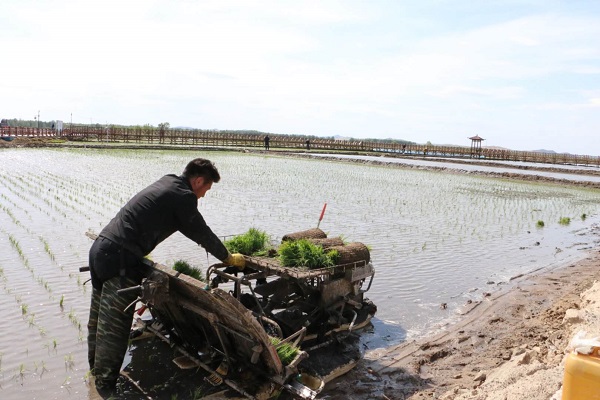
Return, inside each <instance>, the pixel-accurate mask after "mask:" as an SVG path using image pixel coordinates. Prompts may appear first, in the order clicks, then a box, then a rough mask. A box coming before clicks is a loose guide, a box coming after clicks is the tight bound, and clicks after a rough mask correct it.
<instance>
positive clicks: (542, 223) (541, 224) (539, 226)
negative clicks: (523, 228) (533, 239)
mask: <svg viewBox="0 0 600 400" xmlns="http://www.w3.org/2000/svg"><path fill="white" fill-rule="evenodd" d="M536 226H537V227H538V228H543V227H544V221H542V220H541V219H540V220H538V222H537V224H536Z"/></svg>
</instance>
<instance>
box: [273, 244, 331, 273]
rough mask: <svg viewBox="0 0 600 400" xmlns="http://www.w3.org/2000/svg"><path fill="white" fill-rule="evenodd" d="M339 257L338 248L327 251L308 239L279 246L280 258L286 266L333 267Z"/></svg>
mask: <svg viewBox="0 0 600 400" xmlns="http://www.w3.org/2000/svg"><path fill="white" fill-rule="evenodd" d="M338 258H339V254H338V252H337V251H336V250H330V251H325V250H323V248H322V247H321V246H318V245H316V244H313V243H311V242H309V241H308V240H306V239H300V240H294V241H289V242H284V243H283V244H282V245H281V246H279V260H280V261H281V264H282V265H283V266H284V267H306V268H309V269H315V268H326V267H333V266H334V265H335V264H336V261H337V259H338Z"/></svg>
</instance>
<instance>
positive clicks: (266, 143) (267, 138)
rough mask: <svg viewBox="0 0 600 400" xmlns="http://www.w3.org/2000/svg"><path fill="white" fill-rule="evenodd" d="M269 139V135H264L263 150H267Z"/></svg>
mask: <svg viewBox="0 0 600 400" xmlns="http://www.w3.org/2000/svg"><path fill="white" fill-rule="evenodd" d="M270 140H271V138H270V137H269V135H267V136H265V150H269V148H270V147H269V141H270Z"/></svg>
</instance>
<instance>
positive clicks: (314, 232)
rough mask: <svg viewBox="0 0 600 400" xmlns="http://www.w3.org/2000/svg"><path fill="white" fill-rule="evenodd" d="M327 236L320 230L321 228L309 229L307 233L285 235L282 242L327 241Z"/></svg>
mask: <svg viewBox="0 0 600 400" xmlns="http://www.w3.org/2000/svg"><path fill="white" fill-rule="evenodd" d="M326 237H327V234H325V232H323V231H322V230H320V229H319V228H314V229H308V230H306V231H300V232H294V233H288V234H287V235H283V237H282V238H281V242H288V241H290V240H299V239H325V238H326Z"/></svg>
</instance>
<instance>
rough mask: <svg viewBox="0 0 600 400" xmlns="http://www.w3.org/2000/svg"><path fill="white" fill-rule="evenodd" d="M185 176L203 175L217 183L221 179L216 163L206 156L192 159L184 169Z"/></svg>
mask: <svg viewBox="0 0 600 400" xmlns="http://www.w3.org/2000/svg"><path fill="white" fill-rule="evenodd" d="M183 176H184V177H186V178H187V179H192V178H197V177H199V176H201V177H202V178H204V179H205V180H207V181H210V182H214V183H217V182H219V181H220V180H221V175H219V171H218V170H217V167H216V166H215V164H213V163H212V161H210V160H207V159H205V158H196V159H194V160H192V161H190V162H189V163H188V164H187V165H186V166H185V169H184V170H183Z"/></svg>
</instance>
